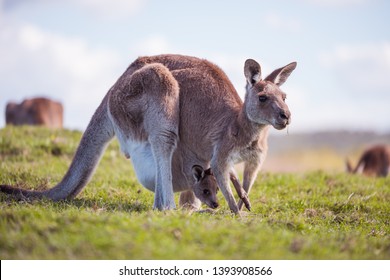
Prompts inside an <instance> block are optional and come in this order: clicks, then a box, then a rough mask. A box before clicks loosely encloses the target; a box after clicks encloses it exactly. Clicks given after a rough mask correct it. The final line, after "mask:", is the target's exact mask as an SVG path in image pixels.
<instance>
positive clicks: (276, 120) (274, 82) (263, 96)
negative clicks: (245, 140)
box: [244, 59, 297, 129]
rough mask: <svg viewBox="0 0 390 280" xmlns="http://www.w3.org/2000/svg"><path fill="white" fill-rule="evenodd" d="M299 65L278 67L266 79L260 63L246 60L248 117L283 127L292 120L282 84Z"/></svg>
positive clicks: (260, 122)
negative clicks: (263, 76) (263, 77)
mask: <svg viewBox="0 0 390 280" xmlns="http://www.w3.org/2000/svg"><path fill="white" fill-rule="evenodd" d="M296 66H297V63H296V62H292V63H290V64H288V65H286V66H284V67H281V68H279V69H276V70H275V71H273V72H272V73H271V74H270V75H268V76H267V77H266V78H265V79H264V80H263V79H262V78H261V67H260V64H259V63H257V62H256V61H254V60H253V59H248V60H247V61H245V66H244V74H245V77H246V80H247V85H246V95H245V105H244V106H245V110H246V114H247V116H248V118H249V119H250V120H251V121H252V122H255V123H258V124H269V125H272V126H273V127H274V128H276V129H283V128H285V127H286V126H287V125H288V124H290V122H291V113H290V110H289V109H288V106H287V104H286V103H285V99H286V94H285V93H284V92H282V91H281V90H280V88H279V87H280V86H281V85H282V84H283V83H284V82H285V81H286V80H287V78H288V77H289V76H290V74H291V72H292V71H293V70H294V69H295V67H296Z"/></svg>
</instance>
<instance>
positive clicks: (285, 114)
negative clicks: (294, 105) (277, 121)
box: [279, 111, 290, 121]
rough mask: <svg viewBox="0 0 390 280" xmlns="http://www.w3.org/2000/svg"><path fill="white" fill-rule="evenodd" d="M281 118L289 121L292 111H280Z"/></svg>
mask: <svg viewBox="0 0 390 280" xmlns="http://www.w3.org/2000/svg"><path fill="white" fill-rule="evenodd" d="M279 118H281V119H282V120H286V121H289V120H290V112H284V111H281V112H280V113H279Z"/></svg>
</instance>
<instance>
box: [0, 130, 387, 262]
mask: <svg viewBox="0 0 390 280" xmlns="http://www.w3.org/2000/svg"><path fill="white" fill-rule="evenodd" d="M80 137H81V133H80V132H77V131H68V130H56V131H52V130H48V129H44V128H37V127H18V128H17V127H6V128H4V129H2V130H0V182H1V183H3V184H4V183H6V184H14V185H18V186H20V187H23V188H28V189H42V188H49V187H51V186H53V185H54V184H56V183H57V182H58V181H59V180H61V178H62V176H63V174H64V173H65V171H66V170H67V168H68V166H69V164H70V162H71V159H72V156H73V153H74V151H75V149H76V148H77V145H78V143H79V140H80ZM389 186H390V178H384V179H383V178H382V179H372V178H365V177H361V176H354V175H348V174H340V173H327V172H324V171H310V172H306V173H300V174H292V173H286V174H272V173H266V174H262V173H261V174H259V176H258V178H257V181H256V182H255V185H254V187H253V190H252V192H251V194H250V199H251V202H252V207H253V209H252V211H251V212H250V213H247V214H246V215H243V217H241V218H240V217H236V216H233V215H232V214H231V213H230V211H229V209H228V207H227V205H226V203H225V201H224V199H223V197H222V196H221V194H220V193H219V198H220V202H221V204H222V205H221V207H220V209H219V210H218V211H217V212H216V213H214V214H210V213H192V214H191V213H189V212H186V211H182V210H175V211H167V212H157V211H153V210H152V204H153V194H152V193H151V192H149V191H147V190H146V189H144V188H143V187H142V186H141V185H140V184H139V183H138V182H137V180H136V178H135V175H134V171H133V169H132V166H131V163H130V162H129V161H127V160H126V159H125V158H124V157H123V156H122V155H121V154H120V152H119V147H118V143H117V141H113V142H112V143H111V144H110V145H109V147H108V149H107V150H106V152H105V154H104V156H103V158H102V161H101V163H100V164H99V167H98V169H97V170H96V173H95V175H94V177H93V179H92V181H91V182H90V183H89V184H88V185H87V187H86V188H85V189H84V191H83V192H82V193H81V194H80V195H79V196H78V197H77V199H74V200H70V201H62V202H57V203H54V202H51V201H48V200H42V201H33V202H26V201H16V200H14V199H12V198H10V197H8V196H6V195H4V194H0V258H1V259H390V225H389V224H390V203H389V201H390V187H389ZM176 199H178V197H176Z"/></svg>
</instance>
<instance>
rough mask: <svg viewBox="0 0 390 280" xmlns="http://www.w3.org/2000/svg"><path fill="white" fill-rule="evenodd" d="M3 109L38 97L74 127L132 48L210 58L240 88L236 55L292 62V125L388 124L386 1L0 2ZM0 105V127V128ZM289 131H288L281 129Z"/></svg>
mask: <svg viewBox="0 0 390 280" xmlns="http://www.w3.org/2000/svg"><path fill="white" fill-rule="evenodd" d="M0 7H1V8H0V107H1V110H2V111H4V108H5V104H6V102H7V101H10V100H14V101H21V100H22V99H23V98H24V97H27V96H28V97H30V96H37V95H42V94H43V95H45V96H48V97H52V98H53V99H56V100H59V101H62V102H63V103H64V106H65V126H66V127H68V128H77V129H81V130H83V129H84V128H85V127H86V125H87V123H88V121H89V118H90V117H91V115H92V114H93V111H94V110H95V109H96V107H97V106H98V104H99V103H100V101H101V99H102V98H103V96H104V95H105V93H106V92H107V90H108V89H109V88H110V87H111V86H112V84H113V83H114V82H115V80H116V79H117V78H118V77H119V75H120V74H121V73H122V72H123V71H124V70H125V69H126V67H127V66H128V65H129V64H130V63H131V62H132V61H133V60H134V59H135V58H137V57H138V56H142V55H152V54H153V55H154V54H160V53H180V54H187V55H193V56H199V57H202V58H206V59H209V60H211V61H213V62H215V63H217V64H218V65H219V66H220V67H221V68H222V69H224V70H225V72H226V73H227V74H228V76H229V77H230V78H231V80H232V82H233V84H234V85H235V86H236V89H237V91H238V92H239V93H240V95H243V92H244V86H245V79H244V76H243V64H244V61H245V59H247V58H253V59H255V60H257V61H258V62H259V63H260V64H261V65H262V68H263V72H264V75H266V74H268V73H269V72H270V71H272V70H274V69H275V68H278V67H281V66H283V65H286V64H288V63H290V62H292V61H297V62H298V67H297V69H296V70H295V71H294V72H293V74H292V75H291V76H290V78H289V80H288V81H287V82H286V84H285V85H283V86H282V89H283V90H284V91H285V92H286V93H287V95H288V98H287V103H288V104H289V106H290V109H291V111H292V117H293V119H292V124H291V126H290V128H289V133H294V132H302V131H312V130H316V131H318V130H326V129H353V130H376V131H379V132H388V131H390V118H389V117H390V108H389V104H390V29H389V28H388V26H390V19H389V16H390V1H385V0H383V1H381V0H329V1H326V0H292V1H245V0H241V1H228V0H223V1H210V0H206V1H204V0H202V1H174V0H172V1H170V0H168V1H157V0H145V1H141V0H68V1H59V0H58V1H56V0H35V1H34V0H29V1H27V0H0ZM4 123H5V121H4V113H1V115H0V127H2V126H4ZM281 133H286V132H281Z"/></svg>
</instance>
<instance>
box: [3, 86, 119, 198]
mask: <svg viewBox="0 0 390 280" xmlns="http://www.w3.org/2000/svg"><path fill="white" fill-rule="evenodd" d="M108 96H109V94H107V95H106V97H105V98H104V99H103V101H102V103H101V104H100V106H99V107H98V108H97V110H96V112H95V114H94V115H93V117H92V119H91V121H90V122H89V124H88V127H87V129H86V130H85V132H84V134H83V136H82V138H81V141H80V144H79V146H78V148H77V151H76V154H75V155H74V157H73V160H72V163H71V165H70V167H69V169H68V171H67V172H66V174H65V176H64V177H63V179H62V180H61V182H60V183H58V184H57V185H56V186H54V187H53V188H52V189H49V190H46V191H29V190H22V189H19V188H15V187H12V186H8V185H0V191H1V192H4V193H7V194H12V195H14V196H16V197H18V198H44V197H46V198H49V199H52V200H54V201H57V200H63V199H67V198H73V197H75V196H76V195H77V194H78V193H79V192H80V191H81V190H82V189H83V187H84V186H85V185H86V184H87V183H88V181H89V179H90V178H91V176H92V174H93V173H94V171H95V168H96V166H97V164H98V163H99V161H100V158H101V156H102V154H103V152H104V150H105V149H106V147H107V144H108V142H109V141H110V140H111V139H112V138H113V137H114V129H113V125H112V122H111V120H110V118H109V115H108V106H107V103H108Z"/></svg>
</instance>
